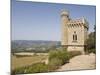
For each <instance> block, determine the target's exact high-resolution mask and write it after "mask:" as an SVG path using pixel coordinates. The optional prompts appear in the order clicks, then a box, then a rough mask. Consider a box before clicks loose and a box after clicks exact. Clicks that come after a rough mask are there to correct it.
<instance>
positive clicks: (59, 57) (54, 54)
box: [49, 50, 69, 66]
mask: <svg viewBox="0 0 100 75" xmlns="http://www.w3.org/2000/svg"><path fill="white" fill-rule="evenodd" d="M57 61H59V62H57ZM66 62H69V54H68V52H67V50H56V51H50V53H49V63H52V65H57V66H60V65H63V64H65V63H66Z"/></svg>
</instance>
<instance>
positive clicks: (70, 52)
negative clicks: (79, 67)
mask: <svg viewBox="0 0 100 75" xmlns="http://www.w3.org/2000/svg"><path fill="white" fill-rule="evenodd" d="M68 54H69V58H72V57H74V56H77V55H81V54H82V53H81V51H69V52H68Z"/></svg>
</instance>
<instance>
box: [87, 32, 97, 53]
mask: <svg viewBox="0 0 100 75" xmlns="http://www.w3.org/2000/svg"><path fill="white" fill-rule="evenodd" d="M86 44H87V49H86V52H89V53H90V52H93V53H95V52H96V51H95V49H96V39H95V33H94V32H91V33H90V34H89V38H88V39H87V40H86Z"/></svg>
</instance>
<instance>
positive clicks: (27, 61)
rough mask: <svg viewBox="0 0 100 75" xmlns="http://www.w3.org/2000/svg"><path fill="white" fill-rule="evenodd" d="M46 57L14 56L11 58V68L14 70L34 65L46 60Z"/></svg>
mask: <svg viewBox="0 0 100 75" xmlns="http://www.w3.org/2000/svg"><path fill="white" fill-rule="evenodd" d="M47 58H48V56H46V55H40V56H38V55H34V56H25V57H20V58H19V57H16V56H13V55H12V56H11V65H12V66H11V68H12V70H13V69H16V68H19V67H23V66H27V65H31V64H34V63H38V62H42V61H43V60H45V59H47Z"/></svg>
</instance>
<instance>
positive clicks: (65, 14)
mask: <svg viewBox="0 0 100 75" xmlns="http://www.w3.org/2000/svg"><path fill="white" fill-rule="evenodd" d="M61 16H68V17H69V12H68V11H67V10H62V11H61Z"/></svg>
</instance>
